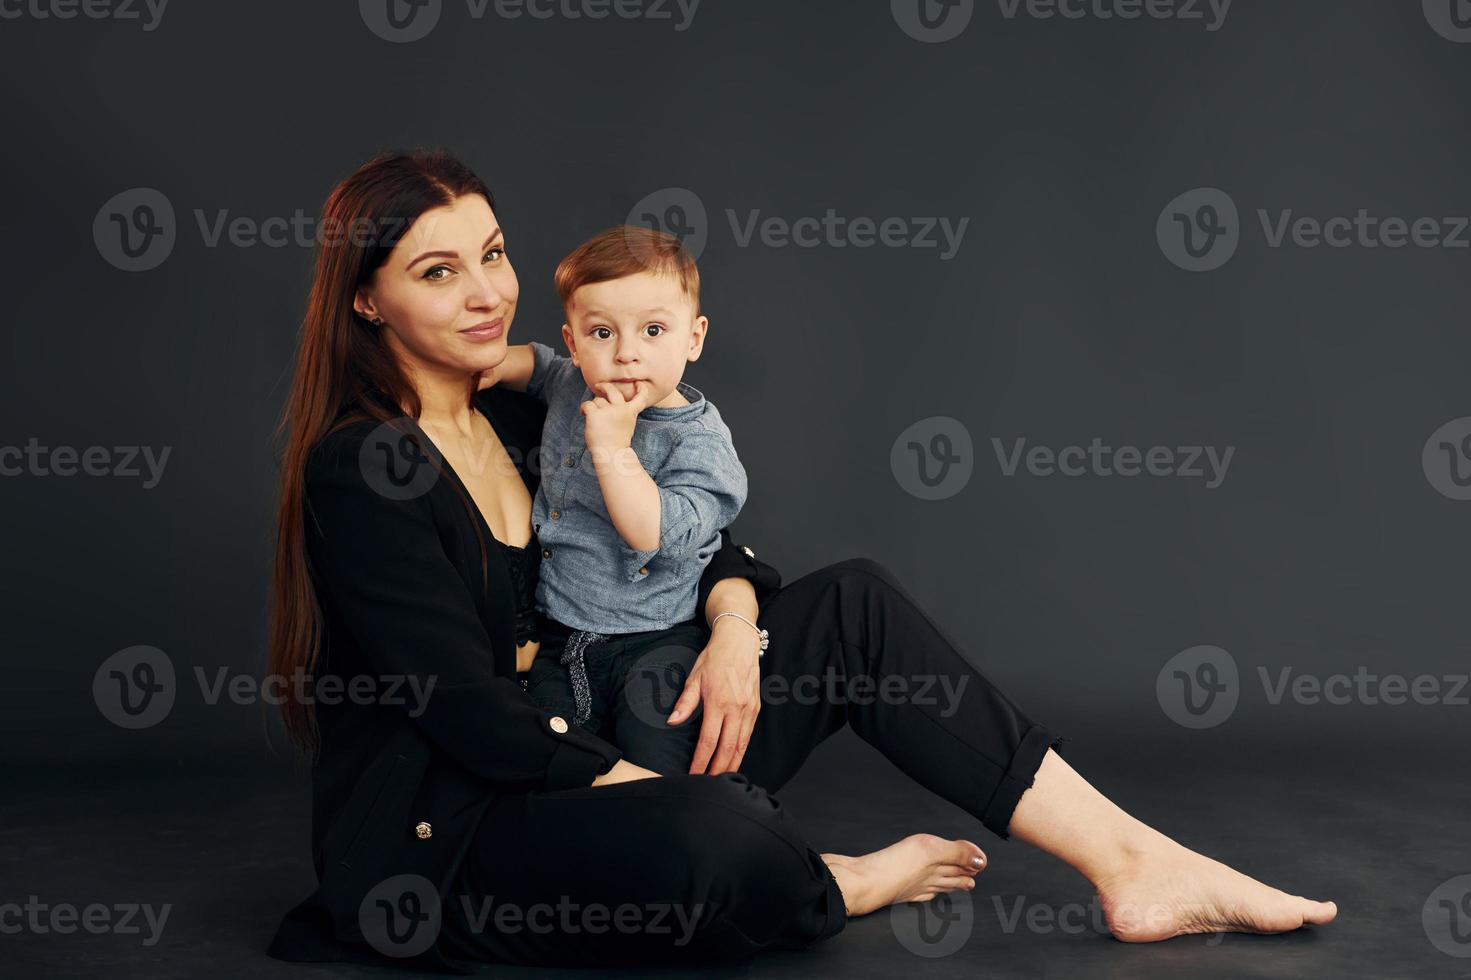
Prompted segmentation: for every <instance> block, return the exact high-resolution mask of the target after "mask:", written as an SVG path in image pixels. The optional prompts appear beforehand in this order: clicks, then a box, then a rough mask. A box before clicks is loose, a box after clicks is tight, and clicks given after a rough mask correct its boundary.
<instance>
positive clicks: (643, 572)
mask: <svg viewBox="0 0 1471 980" xmlns="http://www.w3.org/2000/svg"><path fill="white" fill-rule="evenodd" d="M638 573H639V574H640V575H647V574H649V566H647V565H645V566H644V567H643V568H640V569H639V570H638Z"/></svg>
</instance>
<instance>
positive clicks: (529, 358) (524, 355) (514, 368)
mask: <svg viewBox="0 0 1471 980" xmlns="http://www.w3.org/2000/svg"><path fill="white" fill-rule="evenodd" d="M535 366H536V363H535V355H534V354H533V353H532V351H531V345H530V344H511V345H510V346H509V347H507V348H506V359H505V360H504V361H501V362H500V363H499V364H497V365H496V366H495V367H493V368H491V369H490V370H489V371H486V372H484V373H482V374H481V375H480V385H479V387H480V390H484V389H486V388H489V387H490V386H491V385H504V386H505V387H507V388H510V389H511V390H512V391H525V390H526V386H527V385H528V384H529V383H530V382H531V373H532V370H533V369H534V368H535Z"/></svg>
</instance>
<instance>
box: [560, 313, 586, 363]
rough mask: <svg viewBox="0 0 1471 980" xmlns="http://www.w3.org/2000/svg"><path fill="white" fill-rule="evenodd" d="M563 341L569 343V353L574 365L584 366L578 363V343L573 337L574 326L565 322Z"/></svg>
mask: <svg viewBox="0 0 1471 980" xmlns="http://www.w3.org/2000/svg"><path fill="white" fill-rule="evenodd" d="M562 343H564V344H566V345H567V353H568V354H569V355H571V357H572V363H573V365H574V366H576V367H582V365H581V364H578V363H577V344H576V342H574V341H573V339H572V328H571V327H570V326H568V325H567V324H565V323H564V324H562Z"/></svg>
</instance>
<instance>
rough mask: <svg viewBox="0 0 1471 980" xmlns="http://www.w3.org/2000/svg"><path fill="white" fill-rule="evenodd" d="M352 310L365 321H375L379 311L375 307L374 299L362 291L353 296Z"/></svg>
mask: <svg viewBox="0 0 1471 980" xmlns="http://www.w3.org/2000/svg"><path fill="white" fill-rule="evenodd" d="M352 308H353V312H355V313H356V314H357V315H358V316H360V317H362V318H363V319H364V320H373V319H375V318H376V317H377V316H378V310H377V309H376V308H375V307H374V306H373V299H372V297H371V296H369V295H368V294H367V293H365V292H363V291H362V290H361V289H359V290H358V291H357V292H356V293H355V294H353V297H352Z"/></svg>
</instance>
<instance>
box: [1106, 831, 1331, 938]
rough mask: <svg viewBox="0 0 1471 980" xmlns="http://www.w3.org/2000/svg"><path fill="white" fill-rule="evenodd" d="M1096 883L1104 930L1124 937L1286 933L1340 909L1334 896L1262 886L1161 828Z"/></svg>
mask: <svg viewBox="0 0 1471 980" xmlns="http://www.w3.org/2000/svg"><path fill="white" fill-rule="evenodd" d="M1094 885H1095V887H1097V889H1098V897H1099V899H1100V900H1101V903H1102V907H1103V916H1104V921H1105V922H1107V923H1108V928H1109V931H1110V932H1112V933H1113V934H1114V937H1115V938H1117V939H1121V940H1123V941H1124V942H1129V943H1150V942H1157V941H1159V940H1161V939H1169V938H1170V937H1171V936H1183V935H1188V934H1190V933H1200V932H1261V933H1268V932H1288V931H1290V930H1293V929H1298V928H1301V927H1302V926H1305V925H1324V924H1326V923H1329V922H1332V921H1333V918H1334V916H1336V915H1338V906H1337V905H1335V904H1334V903H1332V902H1315V901H1311V900H1310V899H1306V898H1303V897H1302V896H1301V895H1289V894H1287V893H1286V892H1283V891H1279V890H1278V889H1276V888H1272V887H1270V886H1268V885H1264V884H1262V883H1261V882H1260V881H1257V880H1256V879H1255V878H1248V877H1247V876H1246V875H1244V874H1242V873H1241V872H1239V871H1236V870H1233V869H1232V868H1228V867H1227V866H1226V865H1224V864H1222V863H1221V862H1219V861H1214V860H1212V859H1210V858H1208V857H1206V856H1205V855H1203V854H1197V853H1196V852H1195V851H1192V850H1190V849H1189V848H1187V847H1184V846H1183V845H1181V844H1178V843H1176V842H1175V841H1173V840H1170V839H1169V838H1168V837H1165V836H1164V835H1163V834H1158V836H1157V839H1156V840H1154V841H1153V842H1152V843H1150V844H1148V845H1146V846H1145V847H1144V848H1143V849H1142V850H1141V851H1140V852H1138V853H1136V854H1134V855H1133V856H1132V858H1131V860H1130V861H1129V862H1128V863H1127V864H1126V865H1125V866H1124V867H1123V869H1122V870H1120V871H1118V872H1117V873H1114V874H1111V875H1108V876H1105V877H1101V878H1100V879H1099V880H1097V881H1095V882H1094Z"/></svg>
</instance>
